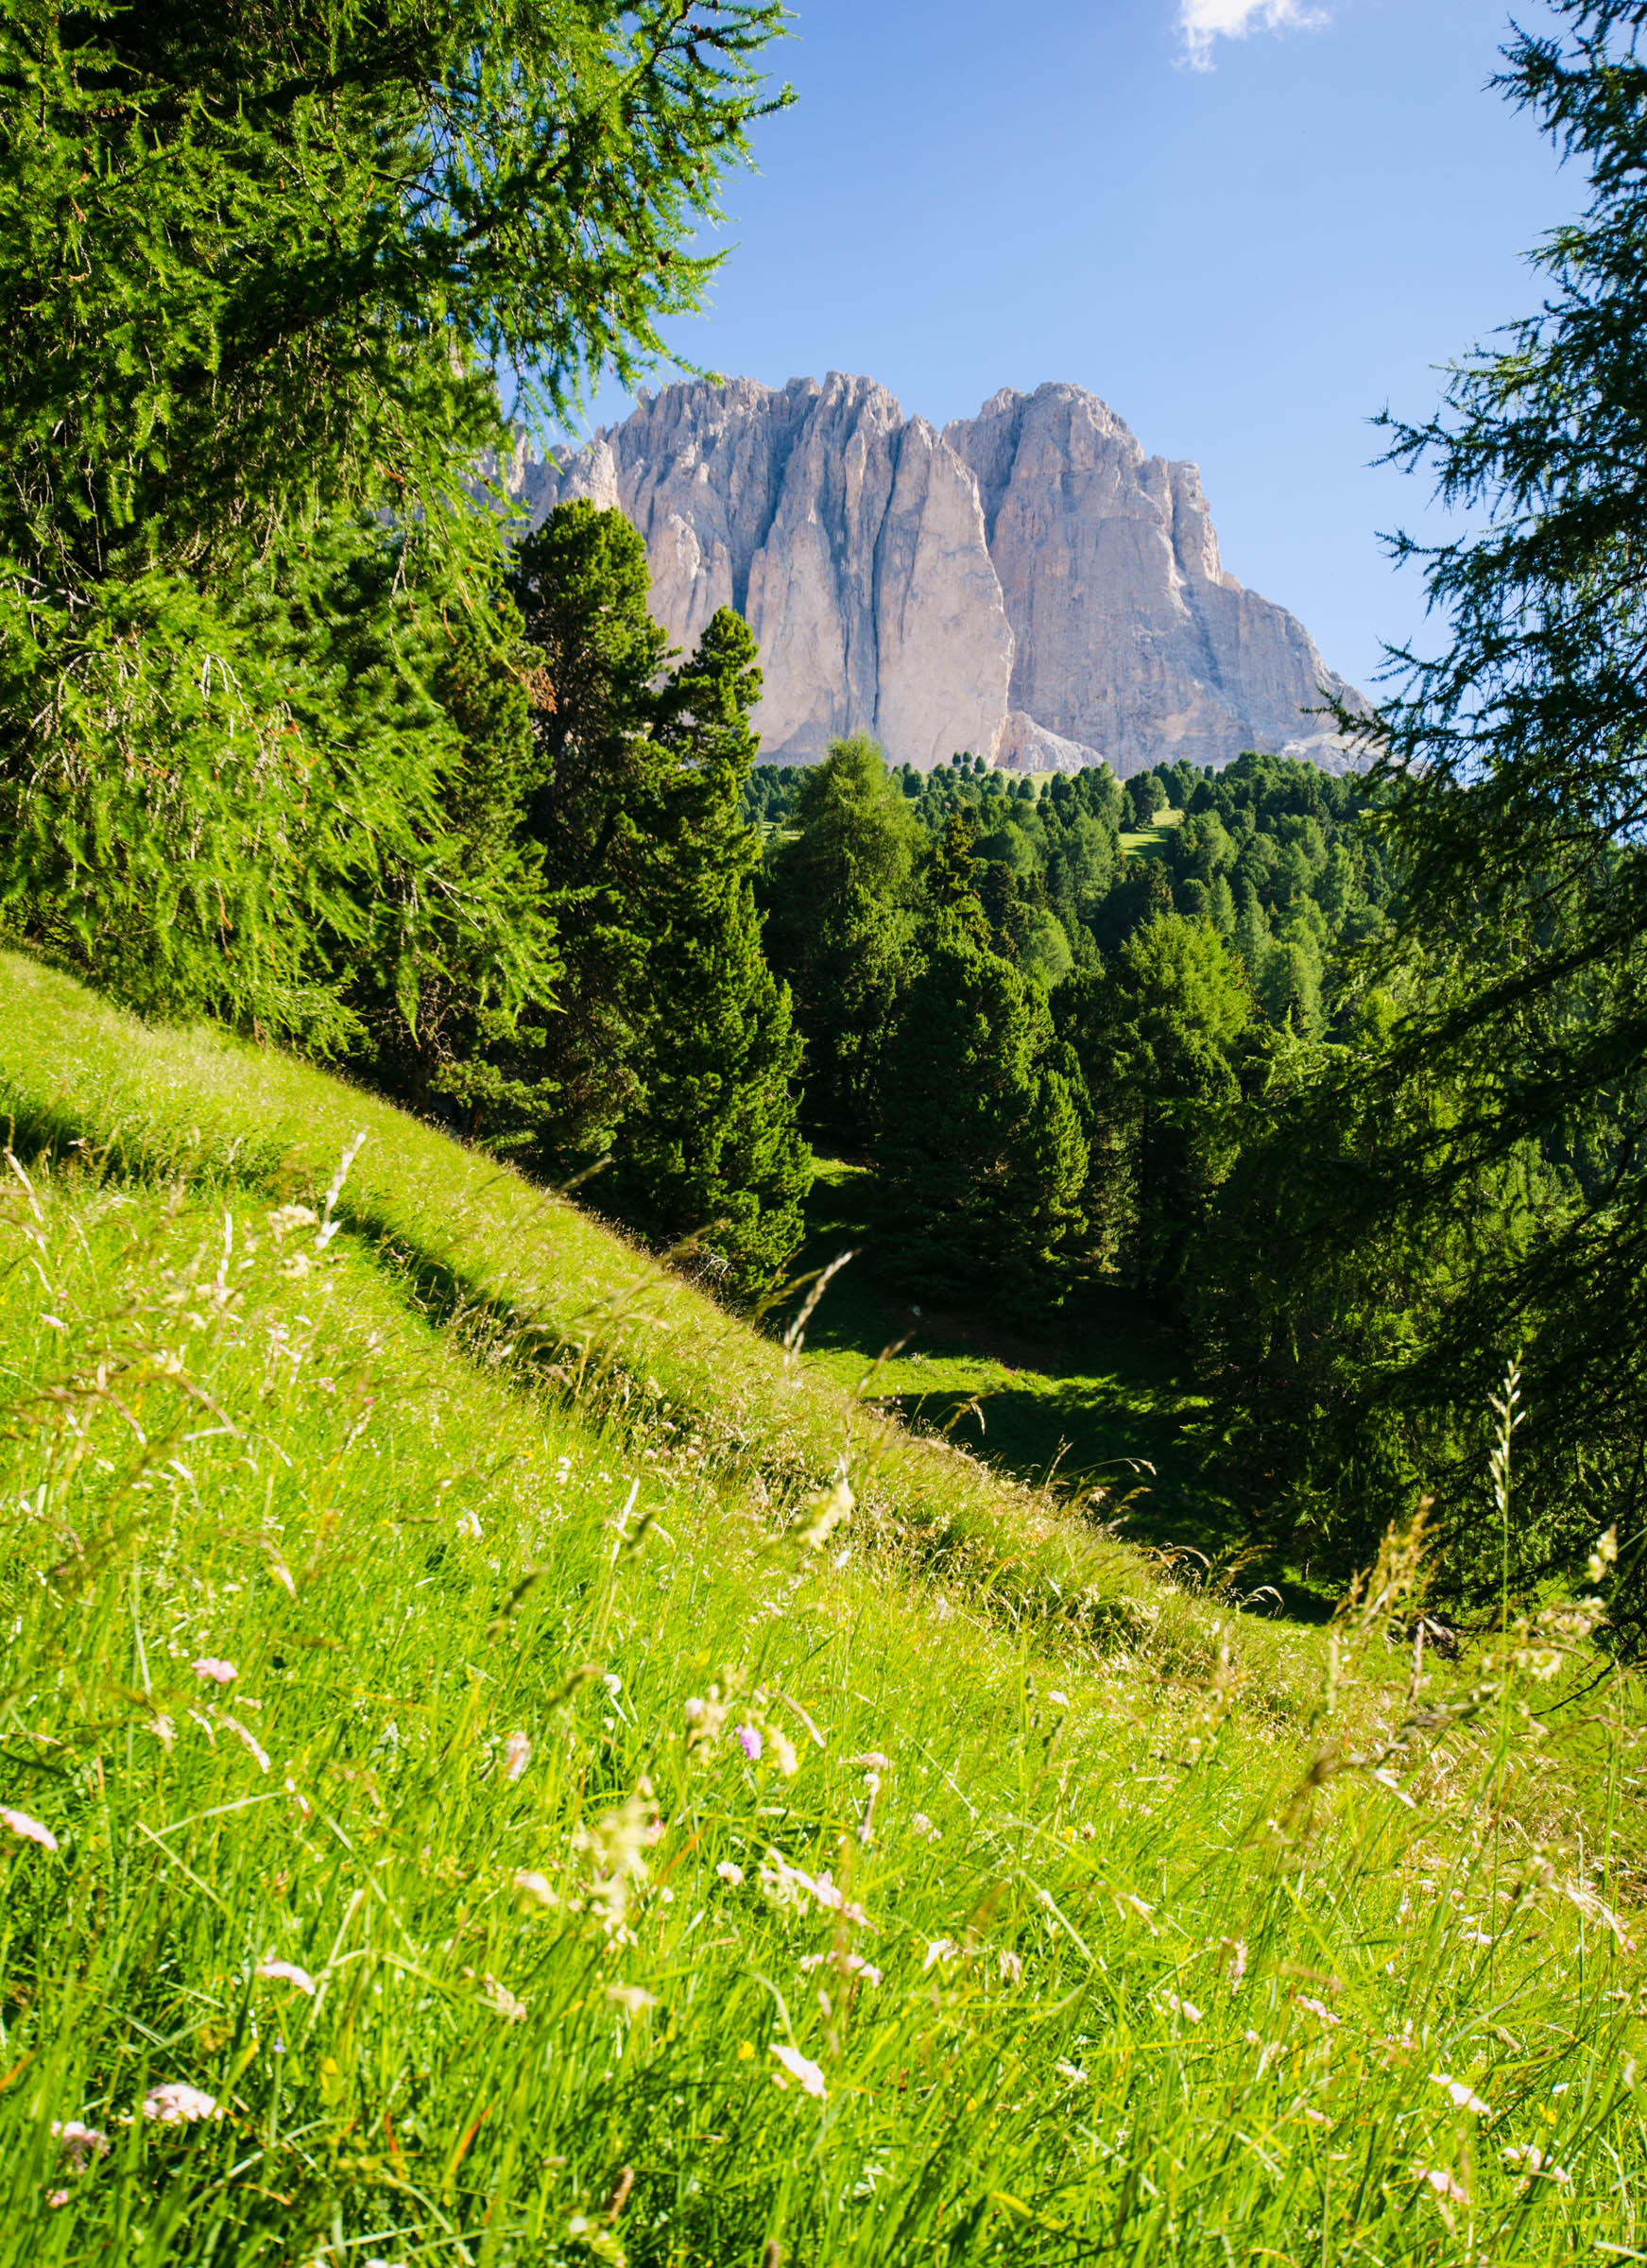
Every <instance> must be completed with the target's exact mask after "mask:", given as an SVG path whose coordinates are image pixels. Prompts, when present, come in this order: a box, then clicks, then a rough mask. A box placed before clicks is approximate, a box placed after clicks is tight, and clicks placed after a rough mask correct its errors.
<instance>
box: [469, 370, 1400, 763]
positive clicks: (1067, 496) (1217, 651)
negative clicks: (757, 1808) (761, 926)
mask: <svg viewBox="0 0 1647 2268" xmlns="http://www.w3.org/2000/svg"><path fill="white" fill-rule="evenodd" d="M502 472H503V476H504V482H505V486H506V489H507V490H508V491H509V492H510V493H511V495H513V496H514V497H515V498H516V499H517V500H518V501H520V502H521V503H522V504H523V505H524V506H525V507H527V509H528V511H529V513H530V516H531V519H532V521H533V523H534V524H536V523H537V522H538V521H540V520H541V519H542V518H543V517H544V516H545V515H546V514H547V513H548V512H549V511H550V510H551V508H552V507H554V506H555V505H556V504H558V503H560V502H562V501H563V500H565V499H567V498H569V497H574V496H587V497H590V498H592V500H593V501H594V502H595V503H597V504H599V505H601V506H616V507H618V508H619V509H620V510H622V511H623V512H624V513H625V514H626V516H627V517H628V518H629V519H630V520H631V521H632V522H633V523H634V524H635V525H636V527H638V528H639V529H640V531H641V533H642V535H643V537H644V539H645V541H646V549H647V554H648V557H649V559H650V562H651V570H652V605H653V611H654V613H655V614H656V615H657V617H658V619H659V620H660V621H661V623H662V624H663V625H664V627H666V628H667V630H668V631H669V634H670V637H671V640H672V641H673V642H674V643H675V644H678V645H680V646H683V647H689V646H691V645H692V644H694V643H695V640H696V639H697V637H698V635H699V634H700V632H701V631H702V629H703V627H704V626H705V624H706V623H707V622H708V621H709V620H710V618H711V616H712V614H713V613H714V611H715V610H716V608H717V607H722V606H728V605H729V606H733V607H736V608H737V609H738V610H739V612H740V613H742V614H743V615H744V616H745V617H746V620H747V621H748V624H749V627H750V628H751V629H752V630H753V631H754V633H755V635H756V637H757V638H758V639H759V641H760V644H761V663H762V667H763V670H764V672H765V692H764V696H763V700H762V703H761V707H760V710H759V713H758V715H757V719H756V721H757V723H758V725H759V727H760V730H761V736H762V744H763V745H762V753H763V757H764V758H765V759H766V760H768V761H783V760H793V761H797V762H800V761H811V760H814V759H815V758H817V757H820V756H822V755H823V753H824V752H825V750H826V748H827V747H828V745H829V743H830V741H831V740H832V739H833V738H834V737H835V736H836V735H838V734H843V733H848V732H855V731H865V732H870V733H873V734H874V736H875V737H876V738H877V739H878V740H879V741H880V742H881V743H882V745H883V746H884V748H885V749H886V751H887V754H888V756H889V757H890V758H891V760H892V761H893V762H894V763H904V762H910V763H914V764H916V765H919V766H920V767H921V768H922V769H926V768H928V767H930V766H931V765H935V764H942V763H945V762H947V761H948V759H949V757H950V756H951V755H952V753H953V752H954V751H955V750H956V749H958V748H969V749H971V750H973V751H974V752H975V753H977V754H980V755H984V756H986V757H988V758H990V759H991V760H992V761H993V762H995V763H997V764H1000V765H1007V766H1012V767H1017V768H1022V769H1042V770H1044V769H1046V768H1049V767H1055V768H1059V769H1064V770H1070V769H1074V768H1076V767H1078V766H1079V765H1083V764H1092V763H1096V762H1098V761H1099V760H1100V759H1104V760H1107V762H1108V763H1109V764H1110V765H1113V767H1114V768H1115V770H1116V771H1117V772H1118V773H1119V774H1121V776H1122V777H1123V778H1124V777H1125V776H1126V775H1127V774H1129V773H1131V772H1136V771H1140V770H1141V769H1142V768H1143V767H1144V766H1145V765H1153V764H1158V763H1160V762H1162V761H1165V760H1171V759H1173V758H1176V757H1188V758H1190V759H1191V761H1192V762H1193V763H1196V764H1209V765H1222V764H1227V763H1228V762H1229V761H1230V759H1231V758H1232V757H1234V756H1237V755H1239V754H1240V753H1241V751H1242V750H1243V749H1244V748H1252V747H1259V748H1268V749H1275V750H1282V751H1284V752H1286V753H1288V754H1292V755H1300V756H1308V757H1311V758H1312V759H1313V760H1314V761H1315V762H1317V763H1321V764H1325V765H1329V766H1330V768H1332V769H1335V770H1336V769H1339V768H1342V767H1343V766H1344V765H1345V764H1346V763H1347V761H1349V758H1348V754H1347V750H1346V747H1345V745H1344V743H1343V742H1342V741H1341V740H1339V739H1338V738H1337V737H1336V736H1334V735H1333V734H1332V733H1331V732H1330V730H1327V729H1325V726H1324V720H1323V719H1322V718H1321V717H1320V716H1319V715H1312V714H1311V713H1310V712H1311V711H1312V710H1319V709H1320V707H1321V706H1322V703H1323V700H1324V699H1328V700H1336V699H1344V700H1347V701H1348V702H1349V703H1350V705H1351V706H1358V705H1359V696H1357V695H1355V693H1354V692H1353V690H1352V689H1351V688H1350V687H1349V686H1347V684H1346V683H1345V681H1344V679H1342V678H1340V677H1338V676H1337V675H1336V674H1335V673H1334V672H1333V671H1332V670H1330V669H1329V668H1328V667H1327V665H1326V663H1325V662H1323V661H1322V659H1321V656H1320V655H1319V654H1318V653H1317V652H1316V650H1315V646H1314V644H1313V643H1312V640H1311V638H1310V635H1309V633H1308V631H1307V630H1306V629H1305V628H1304V627H1303V625H1302V624H1301V623H1299V622H1298V621H1297V620H1296V619H1295V617H1294V616H1293V615H1291V614H1289V613H1288V612H1287V611H1286V610H1285V609H1284V608H1283V607H1278V606H1276V605H1274V604H1273V603H1272V602H1271V601H1270V600H1268V599H1265V598H1261V597H1259V595H1258V594H1257V593H1256V592H1252V591H1247V590H1244V588H1243V587H1242V585H1241V584H1240V583H1239V582H1238V581H1237V580H1236V578H1235V577H1234V576H1232V575H1229V574H1227V573H1226V572H1225V570H1224V568H1223V566H1222V565H1221V563H1220V560H1219V557H1218V540H1217V537H1216V536H1215V535H1214V534H1213V532H1212V523H1211V519H1210V515H1209V512H1208V507H1207V500H1206V498H1205V496H1204V495H1203V493H1202V490H1201V476H1200V473H1199V472H1197V470H1196V468H1195V467H1194V466H1193V465H1192V464H1176V463H1170V462H1168V461H1167V460H1166V459H1164V458H1162V457H1158V456H1146V455H1145V454H1144V451H1143V448H1142V446H1141V443H1140V442H1139V441H1138V439H1137V438H1135V437H1134V435H1133V434H1132V433H1131V432H1130V431H1129V429H1128V428H1127V427H1126V425H1124V423H1123V421H1121V419H1120V418H1118V417H1117V416H1116V415H1115V413H1114V412H1113V410H1111V409H1109V408H1107V406H1106V404H1104V403H1102V402H1100V401H1099V400H1098V398H1097V396H1096V395H1094V394H1089V393H1087V392H1086V391H1084V390H1083V388H1081V387H1077V386H1060V385H1049V386H1042V387H1038V388H1037V390H1036V391H1035V392H1034V393H1033V394H1020V393H1014V392H1012V391H1011V390H1010V389H1006V390H1004V391H1002V392H1001V393H998V394H996V395H995V396H994V397H993V399H992V400H990V401H988V402H986V404H984V407H983V408H982V410H980V412H979V414H978V415H977V417H975V418H962V419H957V420H956V421H954V422H953V423H952V424H950V425H947V426H945V428H944V429H943V431H942V432H941V433H940V432H939V431H938V430H937V428H936V427H935V426H934V425H931V424H929V423H928V421H926V419H924V418H905V417H904V415H903V412H902V410H901V408H900V406H899V404H898V403H897V402H896V401H895V400H894V399H893V397H892V395H891V394H890V393H888V392H887V390H886V388H885V387H884V386H878V385H877V384H876V383H875V382H874V380H872V379H869V378H851V377H845V376H843V375H842V374H841V373H840V372H839V371H833V370H832V371H831V373H830V374H829V376H828V377H827V378H826V379H825V380H824V381H823V383H822V384H821V385H819V384H818V383H817V381H816V380H815V379H811V378H793V379H791V380H790V382H789V384H788V385H787V386H785V387H781V388H780V387H768V386H762V385H759V384H757V382H756V381H755V380H753V379H750V378H738V379H734V380H732V381H731V382H730V383H729V384H728V385H726V386H708V385H703V384H688V385H678V386H669V387H663V388H662V390H661V392H659V393H657V394H646V393H643V394H642V395H641V397H640V400H639V404H638V405H637V407H636V409H635V410H634V412H633V414H632V415H631V416H630V417H629V418H628V419H626V421H625V422H624V423H623V424H621V425H617V426H613V427H610V428H609V429H607V430H606V431H603V432H600V433H597V434H596V435H595V436H594V437H593V438H592V439H591V440H590V441H589V442H587V443H586V444H585V446H584V447H583V448H581V449H578V450H576V451H574V450H571V449H561V450H557V451H555V452H554V453H553V454H552V455H550V456H549V457H547V458H544V457H540V456H539V455H537V454H536V453H535V452H534V451H533V450H531V449H530V448H529V447H528V446H527V445H526V444H525V443H522V444H521V445H520V446H519V447H518V448H517V450H516V452H515V455H514V456H513V458H512V460H511V461H510V463H509V464H508V465H506V466H505V467H503V468H502Z"/></svg>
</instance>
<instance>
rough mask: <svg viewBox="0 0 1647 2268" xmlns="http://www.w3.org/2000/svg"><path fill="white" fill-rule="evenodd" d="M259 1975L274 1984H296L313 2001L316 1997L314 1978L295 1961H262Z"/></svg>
mask: <svg viewBox="0 0 1647 2268" xmlns="http://www.w3.org/2000/svg"><path fill="white" fill-rule="evenodd" d="M257 1973H258V1975H259V1976H260V1977H267V1978H268V1979H269V1981H270V1982H271V1983H272V1984H295V1985H296V1986H297V1988H298V1990H299V1991H300V1992H306V1993H307V1994H308V1995H309V1997H310V1999H311V2000H313V1999H314V1997H315V1980H314V1978H313V1977H312V1976H311V1975H310V1974H309V1972H308V1970H307V1969H306V1968H300V1967H298V1965H297V1963H296V1962H295V1961H260V1962H259V1963H258V1965H257Z"/></svg>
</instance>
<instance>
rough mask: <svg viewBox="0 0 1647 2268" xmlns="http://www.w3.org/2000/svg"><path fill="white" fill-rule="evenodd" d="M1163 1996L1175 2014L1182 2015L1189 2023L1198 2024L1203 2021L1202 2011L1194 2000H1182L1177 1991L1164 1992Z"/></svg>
mask: <svg viewBox="0 0 1647 2268" xmlns="http://www.w3.org/2000/svg"><path fill="white" fill-rule="evenodd" d="M1161 1997H1162V1999H1163V2000H1164V2001H1165V2002H1166V2003H1167V2006H1168V2007H1169V2008H1170V2009H1171V2010H1172V2012H1173V2014H1174V2015H1175V2016H1181V2017H1182V2018H1183V2019H1184V2021H1185V2022H1186V2023H1187V2024H1198V2023H1199V2022H1200V2021H1201V2011H1200V2009H1199V2008H1197V2007H1196V2005H1195V2003H1194V2002H1193V2001H1181V2000H1179V1998H1178V1996H1177V1994H1176V1993H1175V1992H1168V1993H1163V1994H1162V1996H1161Z"/></svg>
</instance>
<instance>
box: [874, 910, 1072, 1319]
mask: <svg viewBox="0 0 1647 2268" xmlns="http://www.w3.org/2000/svg"><path fill="white" fill-rule="evenodd" d="M947 870H948V871H951V872H952V865H951V867H950V868H949V869H947ZM973 903H974V904H975V903H976V901H973ZM979 918H980V919H981V918H982V917H981V914H980V917H979ZM876 1159H877V1163H878V1164H879V1166H880V1169H881V1184H882V1194H883V1199H884V1217H885V1248H886V1252H887V1257H888V1259H889V1261H890V1263H891V1264H892V1266H893V1268H894V1270H895V1271H896V1272H897V1274H898V1275H899V1276H900V1277H901V1280H903V1281H904V1282H905V1283H907V1284H908V1285H909V1286H910V1288H911V1289H912V1290H917V1291H921V1292H925V1293H927V1294H930V1295H932V1296H934V1297H947V1298H957V1297H976V1296H982V1297H986V1298H992V1299H995V1300H998V1301H1000V1302H1002V1303H1003V1304H1004V1305H1005V1306H1006V1307H1007V1308H1008V1309H1009V1310H1011V1311H1012V1312H1013V1313H1015V1314H1022V1315H1033V1314H1037V1313H1038V1312H1042V1311H1044V1310H1046V1309H1047V1308H1050V1307H1055V1306H1056V1305H1057V1304H1058V1303H1059V1301H1060V1300H1061V1299H1062V1297H1064V1294H1065V1291H1066V1289H1067V1287H1068V1284H1069V1281H1070V1280H1071V1275H1072V1269H1073V1267H1074V1266H1075V1264H1076V1263H1077V1262H1078V1260H1079V1258H1080V1255H1081V1252H1082V1249H1083V1245H1084V1235H1085V1227H1086V1224H1085V1218H1084V1215H1083V1212H1082V1208H1081V1199H1082V1193H1083V1190H1084V1188H1085V1185H1086V1180H1087V1164H1088V1158H1087V1144H1086V1141H1085V1139H1084V1136H1083V1133H1082V1129H1081V1124H1080V1117H1079V1113H1078V1111H1077V1108H1076V1106H1075V1100H1074V1097H1073V1095H1072V1091H1071V1087H1070V1083H1069V1079H1068V1077H1067V1075H1066V1071H1065V1068H1064V1065H1063V1062H1062V1059H1061V1057H1060V1056H1059V1054H1058V1053H1057V1052H1056V1050H1055V1039H1054V1033H1053V1024H1052V1017H1051V1014H1050V1012H1049V1010H1048V1007H1047V998H1046V993H1045V990H1044V988H1042V986H1041V985H1040V984H1038V982H1037V981H1036V980H1035V979H1034V978H1033V977H1029V976H1026V975H1024V974H1023V973H1022V972H1021V971H1020V970H1018V969H1016V968H1015V967H1014V966H1013V964H1012V963H1011V962H1010V961H1005V960H1003V959H1002V958H1001V956H1000V955H999V954H995V953H992V952H990V951H989V950H988V949H987V947H986V946H984V945H981V944H980V943H978V941H977V938H976V935H975V931H974V926H973V924H972V923H971V922H970V921H969V920H968V919H966V918H965V911H964V909H963V910H962V911H961V912H957V911H956V910H955V909H954V908H953V907H950V908H949V909H947V910H944V911H942V912H940V913H939V915H938V917H937V919H936V920H935V924H934V927H933V930H932V933H931V936H930V940H929V944H928V948H927V951H926V953H925V954H924V957H923V962H922V965H921V967H920V969H919V971H918V974H917V975H916V976H915V978H914V980H913V982H912V983H911V984H910V985H909V987H908V989H907V991H906V992H905V995H904V998H903V1004H902V1011H901V1016H900V1019H899V1022H898V1028H897V1031H896V1033H895V1034H894V1037H893V1040H892V1043H891V1046H890V1048H889V1050H888V1057H887V1066H886V1079H885V1091H884V1101H883V1105H882V1126H881V1136H880V1141H879V1143H878V1145H877V1151H876Z"/></svg>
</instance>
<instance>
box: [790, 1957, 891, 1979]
mask: <svg viewBox="0 0 1647 2268" xmlns="http://www.w3.org/2000/svg"><path fill="white" fill-rule="evenodd" d="M830 1960H833V1961H834V1963H835V1966H836V1967H837V1968H839V1969H840V1970H841V1971H842V1972H843V1973H844V1974H845V1975H847V1976H850V1977H862V1978H863V1980H864V1982H865V1984H880V1982H881V1971H880V1970H879V1969H878V1968H877V1967H876V1966H875V1964H874V1962H873V1961H866V1960H865V1958H864V1956H863V1954H862V1953H844V1954H841V1955H840V1956H838V1957H837V1956H836V1955H834V1954H832V1953H803V1954H802V1955H801V1961H800V1966H801V1967H802V1969H803V1970H810V1969H815V1968H821V1967H823V1965H824V1963H825V1962H826V1961H830Z"/></svg>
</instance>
